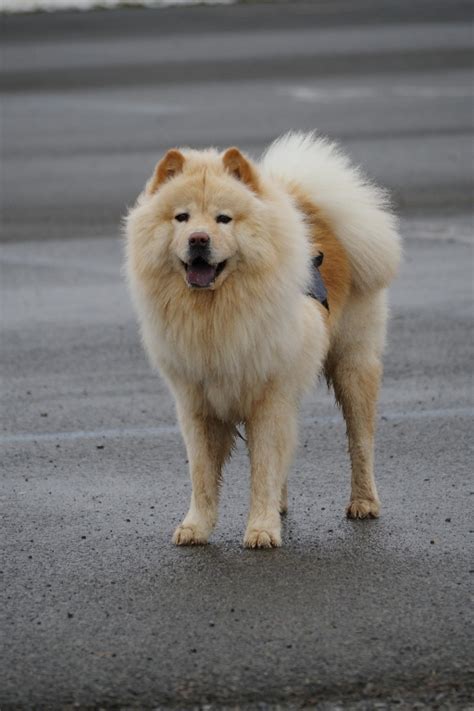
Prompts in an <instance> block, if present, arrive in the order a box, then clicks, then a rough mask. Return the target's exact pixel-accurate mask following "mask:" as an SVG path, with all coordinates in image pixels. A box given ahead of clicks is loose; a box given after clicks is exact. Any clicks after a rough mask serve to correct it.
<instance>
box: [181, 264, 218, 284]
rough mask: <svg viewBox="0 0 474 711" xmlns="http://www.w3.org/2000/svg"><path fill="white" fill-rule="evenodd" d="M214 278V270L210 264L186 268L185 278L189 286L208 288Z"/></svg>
mask: <svg viewBox="0 0 474 711" xmlns="http://www.w3.org/2000/svg"><path fill="white" fill-rule="evenodd" d="M215 276H216V268H215V267H213V266H212V265H211V264H196V265H195V266H193V265H191V266H189V267H188V271H187V273H186V278H187V280H188V284H190V285H191V286H201V287H203V286H209V284H212V282H213V281H214V278H215Z"/></svg>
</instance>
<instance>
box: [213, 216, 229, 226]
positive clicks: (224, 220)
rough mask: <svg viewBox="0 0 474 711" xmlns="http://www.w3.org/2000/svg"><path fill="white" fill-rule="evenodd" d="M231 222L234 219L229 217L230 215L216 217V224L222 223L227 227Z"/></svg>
mask: <svg viewBox="0 0 474 711" xmlns="http://www.w3.org/2000/svg"><path fill="white" fill-rule="evenodd" d="M231 221H232V217H229V215H217V217H216V222H222V224H223V225H227V224H228V223H229V222H231Z"/></svg>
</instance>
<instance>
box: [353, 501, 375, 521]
mask: <svg viewBox="0 0 474 711" xmlns="http://www.w3.org/2000/svg"><path fill="white" fill-rule="evenodd" d="M379 513H380V503H379V502H378V501H373V500H372V501H370V500H369V499H353V501H351V502H350V504H349V505H348V507H347V509H346V515H347V518H378V516H379Z"/></svg>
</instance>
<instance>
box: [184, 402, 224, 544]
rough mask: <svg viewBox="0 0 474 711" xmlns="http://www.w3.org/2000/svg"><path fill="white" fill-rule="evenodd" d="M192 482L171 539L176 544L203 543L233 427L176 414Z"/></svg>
mask: <svg viewBox="0 0 474 711" xmlns="http://www.w3.org/2000/svg"><path fill="white" fill-rule="evenodd" d="M180 422H181V428H182V432H183V436H184V440H185V443H186V449H187V453H188V459H189V468H190V472H191V481H192V486H193V490H192V495H191V504H190V507H189V511H188V513H187V515H186V517H185V519H184V521H183V522H182V524H181V525H180V526H178V528H177V529H176V531H175V532H174V536H173V543H176V544H177V545H193V544H199V543H207V539H208V538H209V535H210V533H211V531H212V530H213V528H214V526H215V524H216V521H217V506H218V501H219V484H220V478H221V471H222V467H223V465H224V462H225V460H226V459H227V457H228V456H229V454H230V451H231V449H232V444H233V441H234V431H235V430H234V428H233V427H232V426H229V425H227V424H225V423H223V422H220V421H219V420H215V419H210V418H204V417H201V416H199V415H190V414H189V413H183V412H181V413H180Z"/></svg>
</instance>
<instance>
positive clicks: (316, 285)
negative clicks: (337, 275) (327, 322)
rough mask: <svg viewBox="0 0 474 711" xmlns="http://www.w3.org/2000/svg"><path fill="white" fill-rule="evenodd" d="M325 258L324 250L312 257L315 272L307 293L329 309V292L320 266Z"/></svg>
mask: <svg viewBox="0 0 474 711" xmlns="http://www.w3.org/2000/svg"><path fill="white" fill-rule="evenodd" d="M323 259H324V254H323V253H322V252H319V253H318V254H317V255H316V256H315V257H313V259H312V262H313V272H312V275H311V285H310V288H309V291H308V292H307V294H306V295H307V296H311V298H313V299H316V301H319V303H320V304H322V305H323V306H324V308H326V309H327V310H328V311H329V304H328V292H327V289H326V286H325V284H324V279H323V277H322V276H321V272H320V271H319V267H320V266H321V264H322V263H323Z"/></svg>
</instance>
